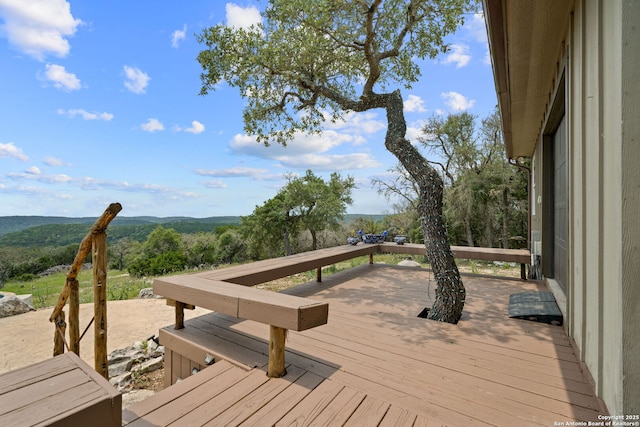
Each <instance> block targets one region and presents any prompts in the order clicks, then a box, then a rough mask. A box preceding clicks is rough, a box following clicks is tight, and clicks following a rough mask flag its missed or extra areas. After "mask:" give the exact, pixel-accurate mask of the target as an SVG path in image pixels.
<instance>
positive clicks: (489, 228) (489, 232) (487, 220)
mask: <svg viewBox="0 0 640 427" xmlns="http://www.w3.org/2000/svg"><path fill="white" fill-rule="evenodd" d="M484 237H485V239H486V241H487V247H488V248H492V247H493V218H492V217H491V209H489V206H487V205H485V207H484Z"/></svg>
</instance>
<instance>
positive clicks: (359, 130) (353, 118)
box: [324, 111, 387, 134]
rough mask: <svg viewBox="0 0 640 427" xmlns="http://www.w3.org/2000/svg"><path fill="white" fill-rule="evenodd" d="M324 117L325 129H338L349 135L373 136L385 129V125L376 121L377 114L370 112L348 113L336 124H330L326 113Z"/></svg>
mask: <svg viewBox="0 0 640 427" xmlns="http://www.w3.org/2000/svg"><path fill="white" fill-rule="evenodd" d="M324 116H325V123H324V128H325V129H338V130H341V131H343V132H348V133H351V134H373V133H376V132H378V131H381V130H383V129H385V128H386V127H387V123H386V122H384V121H381V120H377V117H378V115H377V113H375V112H371V111H368V112H362V113H355V112H348V113H346V114H345V115H344V118H343V120H338V121H337V122H336V123H331V120H330V119H331V118H330V117H329V114H328V113H325V114H324Z"/></svg>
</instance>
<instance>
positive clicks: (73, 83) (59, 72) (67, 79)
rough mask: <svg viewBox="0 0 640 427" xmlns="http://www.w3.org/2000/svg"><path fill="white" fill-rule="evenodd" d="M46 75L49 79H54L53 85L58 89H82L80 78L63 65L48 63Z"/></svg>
mask: <svg viewBox="0 0 640 427" xmlns="http://www.w3.org/2000/svg"><path fill="white" fill-rule="evenodd" d="M46 68H47V71H46V72H45V76H46V78H47V80H49V81H52V82H53V85H54V86H55V87H57V88H58V89H65V90H77V89H80V87H81V84H80V80H79V79H78V78H77V77H76V75H75V74H73V73H69V72H67V70H66V69H65V68H64V67H63V66H62V65H56V64H47V66H46Z"/></svg>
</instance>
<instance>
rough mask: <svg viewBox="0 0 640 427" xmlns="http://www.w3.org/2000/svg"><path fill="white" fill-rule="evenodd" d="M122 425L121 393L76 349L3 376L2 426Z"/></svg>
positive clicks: (0, 395)
mask: <svg viewBox="0 0 640 427" xmlns="http://www.w3.org/2000/svg"><path fill="white" fill-rule="evenodd" d="M35 425H47V426H65V427H76V426H77V427H83V426H89V425H90V426H105V427H107V426H109V427H120V426H121V425H122V395H121V394H120V393H119V392H118V391H117V390H116V389H115V388H114V387H113V386H112V385H111V384H109V382H108V381H107V380H106V379H104V378H103V377H102V376H100V375H98V373H97V372H96V371H94V370H93V369H92V368H91V367H90V366H89V365H87V364H86V363H85V362H83V361H82V360H81V359H80V358H79V357H78V356H77V355H76V354H75V353H71V352H69V353H65V354H61V355H59V356H56V357H54V358H51V359H48V360H45V361H43V362H39V363H36V364H33V365H31V366H26V367H24V368H20V369H17V370H15V371H11V372H7V373H5V374H3V375H1V376H0V426H35Z"/></svg>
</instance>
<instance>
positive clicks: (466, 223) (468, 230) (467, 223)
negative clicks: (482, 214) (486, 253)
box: [464, 214, 475, 247]
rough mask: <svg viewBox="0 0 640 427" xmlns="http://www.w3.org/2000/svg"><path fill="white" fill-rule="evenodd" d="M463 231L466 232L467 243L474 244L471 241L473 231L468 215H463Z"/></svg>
mask: <svg viewBox="0 0 640 427" xmlns="http://www.w3.org/2000/svg"><path fill="white" fill-rule="evenodd" d="M464 231H465V233H466V234H467V245H469V246H472V247H473V246H475V243H474V241H473V232H472V231H471V219H469V215H468V214H467V215H465V216H464Z"/></svg>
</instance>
